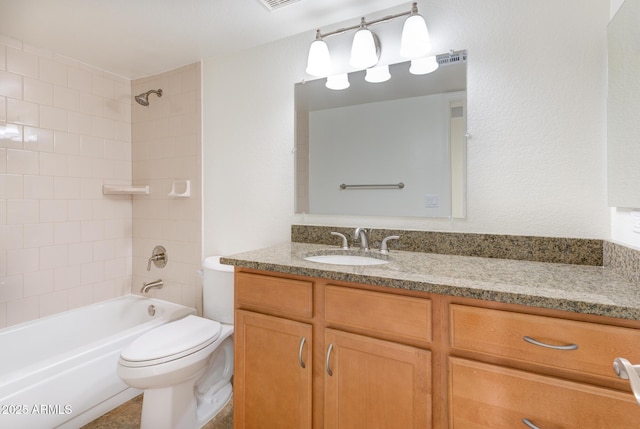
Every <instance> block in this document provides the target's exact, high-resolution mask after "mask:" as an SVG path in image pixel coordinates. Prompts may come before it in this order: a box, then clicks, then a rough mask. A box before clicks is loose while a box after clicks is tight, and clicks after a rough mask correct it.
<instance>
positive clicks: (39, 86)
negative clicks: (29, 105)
mask: <svg viewBox="0 0 640 429" xmlns="http://www.w3.org/2000/svg"><path fill="white" fill-rule="evenodd" d="M24 100H25V101H32V102H34V103H38V104H46V105H47V106H51V105H53V84H52V83H50V82H45V81H42V80H38V79H33V78H30V77H25V78H24Z"/></svg>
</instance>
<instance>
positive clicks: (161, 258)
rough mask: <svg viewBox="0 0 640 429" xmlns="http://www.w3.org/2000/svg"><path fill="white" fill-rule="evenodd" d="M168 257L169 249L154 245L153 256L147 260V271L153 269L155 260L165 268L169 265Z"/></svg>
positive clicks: (159, 265) (157, 265) (157, 264)
mask: <svg viewBox="0 0 640 429" xmlns="http://www.w3.org/2000/svg"><path fill="white" fill-rule="evenodd" d="M168 259H169V257H168V256H167V250H166V249H165V248H164V247H162V246H156V247H154V248H153V252H152V253H151V257H150V258H149V261H148V262H147V271H151V262H153V263H154V264H155V266H156V267H158V268H164V267H165V265H167V260H168Z"/></svg>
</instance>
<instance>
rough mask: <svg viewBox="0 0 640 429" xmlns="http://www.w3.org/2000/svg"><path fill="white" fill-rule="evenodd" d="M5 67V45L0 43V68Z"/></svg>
mask: <svg viewBox="0 0 640 429" xmlns="http://www.w3.org/2000/svg"><path fill="white" fill-rule="evenodd" d="M6 69H7V47H6V46H5V45H4V44H2V43H0V70H6Z"/></svg>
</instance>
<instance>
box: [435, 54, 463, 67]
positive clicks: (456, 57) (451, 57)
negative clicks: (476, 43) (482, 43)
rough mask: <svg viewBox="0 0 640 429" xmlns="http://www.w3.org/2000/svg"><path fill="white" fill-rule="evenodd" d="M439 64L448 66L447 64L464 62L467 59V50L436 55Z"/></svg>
mask: <svg viewBox="0 0 640 429" xmlns="http://www.w3.org/2000/svg"><path fill="white" fill-rule="evenodd" d="M436 60H437V61H438V64H440V65H441V66H446V65H447V64H457V63H464V62H466V61H467V51H455V52H454V51H451V52H449V53H448V54H441V55H438V56H437V57H436Z"/></svg>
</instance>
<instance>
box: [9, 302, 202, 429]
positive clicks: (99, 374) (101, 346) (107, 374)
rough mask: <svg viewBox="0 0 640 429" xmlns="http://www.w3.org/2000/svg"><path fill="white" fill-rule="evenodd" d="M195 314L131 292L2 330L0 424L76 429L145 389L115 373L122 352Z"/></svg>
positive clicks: (189, 309)
mask: <svg viewBox="0 0 640 429" xmlns="http://www.w3.org/2000/svg"><path fill="white" fill-rule="evenodd" d="M149 306H154V308H155V315H150V314H149V312H148V309H149ZM189 314H195V310H194V309H192V308H189V307H184V306H181V305H177V304H172V303H170V302H166V301H161V300H157V299H150V298H145V297H141V296H138V295H126V296H122V297H118V298H114V299H111V300H108V301H104V302H101V303H98V304H93V305H89V306H86V307H81V308H77V309H74V310H70V311H66V312H64V313H60V314H55V315H52V316H49V317H44V318H42V319H37V320H34V321H31V322H26V323H22V324H19V325H14V326H10V327H8V328H5V329H1V330H0V428H12V429H14V428H16V429H17V428H29V429H31V428H43V429H51V428H55V427H62V428H77V427H80V426H82V425H84V424H86V423H88V422H90V421H91V420H94V419H96V418H97V417H99V416H101V415H102V414H104V413H106V412H107V411H109V410H111V409H112V408H115V407H116V406H118V405H120V404H122V403H124V402H126V401H128V400H129V399H131V398H133V397H134V396H136V395H138V394H140V393H141V391H139V390H137V389H133V388H131V387H129V386H127V385H126V384H125V383H124V382H122V381H121V380H120V378H119V377H118V376H117V374H116V366H117V363H118V357H119V355H120V351H121V350H122V349H123V347H124V346H126V345H127V344H129V343H130V342H131V341H132V340H133V339H134V338H136V337H138V336H139V335H140V334H142V333H144V332H146V331H148V330H149V329H152V328H154V327H157V326H160V325H162V324H164V323H167V322H170V321H173V320H177V319H181V318H183V317H185V316H187V315H189Z"/></svg>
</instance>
